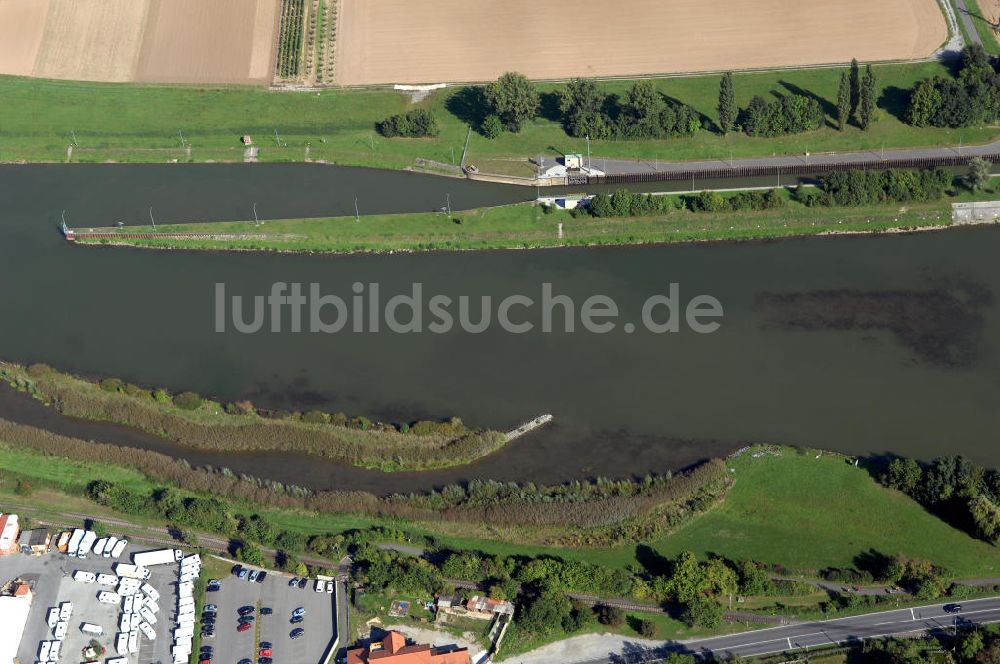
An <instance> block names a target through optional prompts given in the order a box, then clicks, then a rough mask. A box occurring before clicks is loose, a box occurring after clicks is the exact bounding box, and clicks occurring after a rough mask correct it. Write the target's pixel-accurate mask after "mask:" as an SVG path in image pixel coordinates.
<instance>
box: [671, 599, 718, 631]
mask: <svg viewBox="0 0 1000 664" xmlns="http://www.w3.org/2000/svg"><path fill="white" fill-rule="evenodd" d="M681 620H682V621H683V622H684V624H686V625H687V626H688V627H705V628H708V629H713V628H715V627H718V626H719V625H721V624H722V607H721V606H719V604H718V603H717V602H714V601H712V600H710V599H696V600H694V601H693V602H691V603H690V604H688V605H687V606H686V607H684V612H683V613H682V614H681Z"/></svg>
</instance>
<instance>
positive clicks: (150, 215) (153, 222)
mask: <svg viewBox="0 0 1000 664" xmlns="http://www.w3.org/2000/svg"><path fill="white" fill-rule="evenodd" d="M149 223H151V224H153V228H156V220H155V219H153V206H152V205H150V206H149Z"/></svg>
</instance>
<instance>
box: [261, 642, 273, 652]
mask: <svg viewBox="0 0 1000 664" xmlns="http://www.w3.org/2000/svg"><path fill="white" fill-rule="evenodd" d="M260 648H261V650H263V649H265V648H267V649H270V648H271V642H270V641H261V642H260Z"/></svg>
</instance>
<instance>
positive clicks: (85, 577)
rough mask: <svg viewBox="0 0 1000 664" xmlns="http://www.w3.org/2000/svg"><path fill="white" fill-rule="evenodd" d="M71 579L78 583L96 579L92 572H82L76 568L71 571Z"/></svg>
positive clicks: (91, 581)
mask: <svg viewBox="0 0 1000 664" xmlns="http://www.w3.org/2000/svg"><path fill="white" fill-rule="evenodd" d="M73 580H74V581H79V582H80V583H93V582H94V581H97V576H96V575H95V574H94V573H93V572H84V571H83V570H79V569H78V570H76V571H75V572H73Z"/></svg>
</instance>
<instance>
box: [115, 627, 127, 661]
mask: <svg viewBox="0 0 1000 664" xmlns="http://www.w3.org/2000/svg"><path fill="white" fill-rule="evenodd" d="M115 652H117V653H118V654H119V655H124V654H127V653H128V632H118V634H116V635H115Z"/></svg>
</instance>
